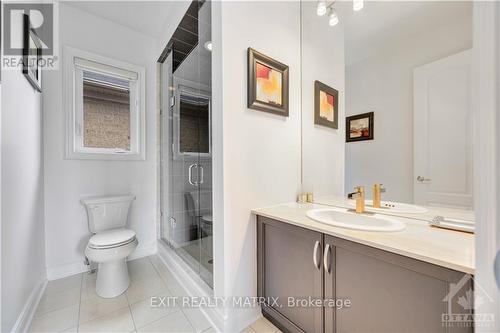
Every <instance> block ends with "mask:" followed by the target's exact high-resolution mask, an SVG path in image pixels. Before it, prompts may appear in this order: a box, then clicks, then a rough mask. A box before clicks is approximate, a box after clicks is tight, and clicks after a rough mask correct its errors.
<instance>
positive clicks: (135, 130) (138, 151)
mask: <svg viewBox="0 0 500 333" xmlns="http://www.w3.org/2000/svg"><path fill="white" fill-rule="evenodd" d="M63 57H64V59H63V61H64V62H63V66H64V67H63V75H64V80H63V82H64V106H65V114H66V156H65V157H66V159H85V160H89V159H90V160H145V159H146V116H145V69H144V67H140V66H137V65H133V64H129V63H125V62H122V61H118V60H114V59H111V58H107V57H104V56H100V55H97V54H93V53H90V52H86V51H82V50H78V49H75V48H72V47H68V46H65V47H64V50H63ZM84 70H88V71H93V72H97V73H100V74H108V75H112V76H116V77H120V78H124V79H127V80H129V82H130V150H123V149H115V148H91V147H85V146H84V145H83V134H84V130H83V126H84V124H83V71H84Z"/></svg>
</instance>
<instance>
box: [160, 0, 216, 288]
mask: <svg viewBox="0 0 500 333" xmlns="http://www.w3.org/2000/svg"><path fill="white" fill-rule="evenodd" d="M188 14H189V13H187V14H186V15H188ZM191 14H192V13H191ZM198 14H199V17H198V34H199V36H198V43H197V45H196V46H195V47H194V48H193V49H192V50H191V51H190V52H189V54H187V55H186V56H185V58H183V60H182V61H181V62H180V63H179V62H176V60H175V52H176V49H175V44H173V47H172V50H171V52H170V53H169V54H168V56H167V57H166V59H165V61H164V62H163V63H162V93H161V98H162V115H161V123H162V126H161V174H162V181H161V189H160V191H161V206H162V207H161V211H162V223H161V228H162V230H161V233H162V239H163V240H165V241H166V243H167V244H168V245H169V246H170V247H171V248H172V249H174V250H175V251H176V253H177V254H178V255H179V257H181V258H182V259H183V260H184V261H185V262H186V263H187V264H188V265H189V266H190V267H191V269H192V270H193V271H194V272H196V274H197V275H198V276H199V277H200V278H202V279H203V280H204V281H205V282H206V283H207V284H208V285H209V286H212V284H213V281H212V280H213V278H212V276H213V274H212V272H213V269H212V266H213V260H212V180H211V179H212V177H211V176H212V155H211V153H212V152H211V144H212V142H211V141H212V140H211V128H212V124H211V53H210V50H209V48H207V47H206V45H207V42H209V41H210V24H209V22H210V2H209V1H207V2H204V3H203V4H202V5H201V7H199V11H198Z"/></svg>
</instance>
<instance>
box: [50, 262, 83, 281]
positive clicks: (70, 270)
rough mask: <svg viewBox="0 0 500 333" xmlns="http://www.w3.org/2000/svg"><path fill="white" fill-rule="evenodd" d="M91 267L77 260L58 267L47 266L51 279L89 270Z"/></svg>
mask: <svg viewBox="0 0 500 333" xmlns="http://www.w3.org/2000/svg"><path fill="white" fill-rule="evenodd" d="M88 270H89V268H88V267H87V265H85V264H84V263H83V258H82V262H76V263H72V264H68V265H61V266H56V267H47V279H48V280H49V281H53V280H58V279H62V278H65V277H67V276H71V275H75V274H80V273H83V272H87V271H88Z"/></svg>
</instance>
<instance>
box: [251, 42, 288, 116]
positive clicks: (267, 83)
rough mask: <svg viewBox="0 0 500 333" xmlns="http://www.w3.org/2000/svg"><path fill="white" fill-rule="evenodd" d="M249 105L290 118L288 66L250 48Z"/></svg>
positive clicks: (255, 108) (254, 108)
mask: <svg viewBox="0 0 500 333" xmlns="http://www.w3.org/2000/svg"><path fill="white" fill-rule="evenodd" d="M247 94H248V105H247V107H248V108H250V109H253V110H259V111H265V112H269V113H274V114H277V115H280V116H285V117H288V66H287V65H285V64H282V63H280V62H279V61H276V60H274V59H272V58H270V57H268V56H266V55H264V54H262V53H259V52H257V51H255V50H254V49H252V48H250V47H249V48H248V92H247Z"/></svg>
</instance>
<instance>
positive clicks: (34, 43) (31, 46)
mask: <svg viewBox="0 0 500 333" xmlns="http://www.w3.org/2000/svg"><path fill="white" fill-rule="evenodd" d="M41 57H42V43H41V42H40V39H39V38H38V36H37V35H36V33H35V31H34V30H33V28H32V27H31V24H30V17H29V16H28V15H26V14H23V74H24V76H26V79H27V80H28V81H29V83H30V84H31V85H32V86H33V88H35V89H36V90H37V91H40V92H41V91H42V70H41V68H40V59H41Z"/></svg>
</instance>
